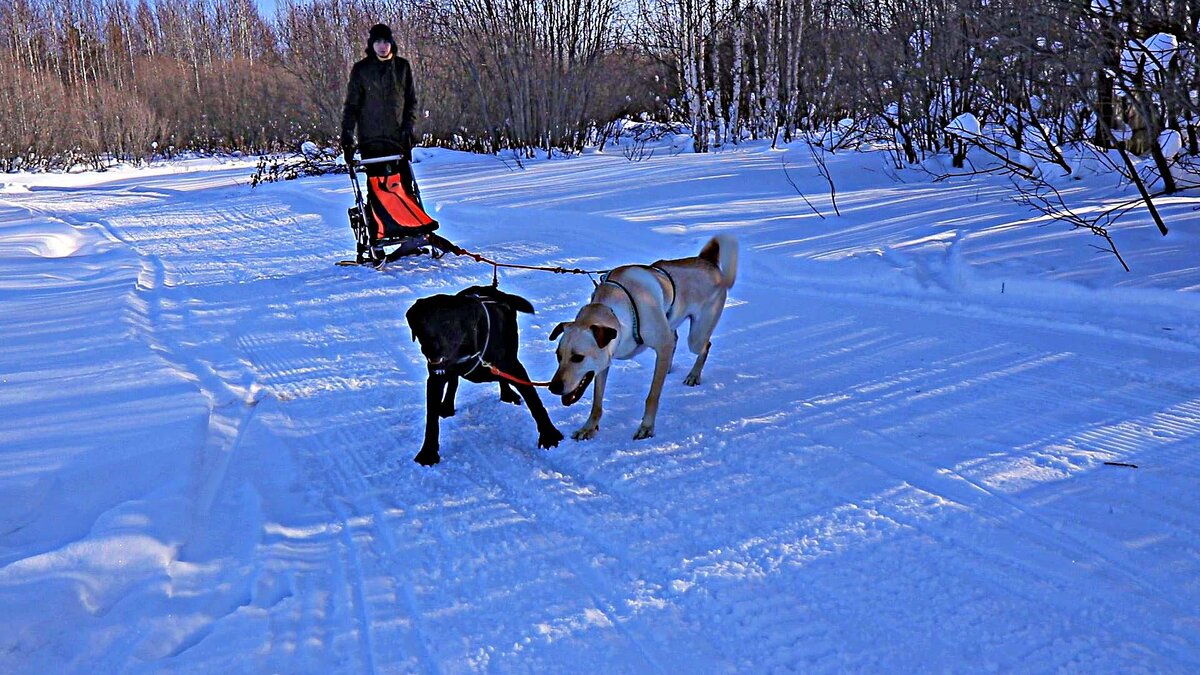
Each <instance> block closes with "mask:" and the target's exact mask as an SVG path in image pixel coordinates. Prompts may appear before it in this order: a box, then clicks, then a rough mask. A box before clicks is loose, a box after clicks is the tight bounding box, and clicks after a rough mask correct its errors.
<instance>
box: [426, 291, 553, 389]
mask: <svg viewBox="0 0 1200 675" xmlns="http://www.w3.org/2000/svg"><path fill="white" fill-rule="evenodd" d="M466 297H469V298H472V299H474V300H478V301H479V306H480V307H482V308H483V318H484V321H486V322H487V328H486V329H485V332H484V334H483V348H482V349H480V350H479V351H477V352H475V353H474V354H471V355H469V356H464V357H462V358H458V359H454V360H453V361H451V362H450V365H449V366H448V367H446V368H435V369H434V370H433V374H434V375H445V374H446V372H447V371H448V370H450V368H454V367H456V366H460V365H463V364H465V363H470V362H471V361H475V365H473V366H471V369H470V370H468V371H467V372H465V373H463V374H462V375H460V376H459V377H466V376H467V375H470V374H471V373H473V372H475V369H476V368H478V367H480V366H483V367H484V368H487V369H488V372H490V373H491V374H492V375H495V376H496V377H502V378H504V379H506V380H508V381H509V382H512V383H514V384H526V385H529V386H531V387H547V386H549V385H550V383H549V382H532V381H530V380H523V379H521V378H519V377H516V376H515V375H509V374H508V373H506V372H504V371H503V370H500V369H499V368H497V367H496V366H494V365H492V364H490V363H488V362H487V361H485V360H483V356H484V354H487V350H488V345H489V344H491V340H492V313H491V312H489V311H488V305H494V304H496V301H495V300H489V299H485V298H481V297H479V296H478V295H469V296H466Z"/></svg>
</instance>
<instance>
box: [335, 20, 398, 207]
mask: <svg viewBox="0 0 1200 675" xmlns="http://www.w3.org/2000/svg"><path fill="white" fill-rule="evenodd" d="M366 53H367V55H366V58H364V59H362V60H361V61H359V62H358V63H355V64H354V67H353V68H352V69H351V70H350V83H349V85H347V87H346V103H345V105H344V106H343V108H342V138H341V141H342V152H343V153H344V154H345V156H346V162H347V163H348V164H349V163H350V162H351V160H352V158H353V156H354V151H355V150H356V149H357V150H359V152H360V154H361V155H362V158H363V159H370V158H373V157H386V156H388V155H404V157H405V159H404V160H402V161H399V162H396V163H394V164H393V163H392V162H388V163H387V164H384V165H370V166H369V167H368V175H382V174H393V173H396V172H397V171H398V172H399V173H400V174H401V176H402V177H403V180H404V185H405V188H406V189H407V190H408V191H409V194H411V195H413V196H414V197H417V193H416V188H415V185H414V184H413V180H412V166H411V165H410V164H409V160H411V158H412V146H413V126H414V125H415V124H416V121H417V91H416V86H415V85H414V83H413V73H412V66H411V65H409V63H408V60H407V59H404V58H401V57H400V56H397V55H396V41H395V39H394V38H393V37H392V29H391V28H389V27H388V26H387V25H386V24H382V23H379V24H375V25H374V26H371V30H370V32H369V33H368V35H367V49H366ZM356 135H357V142H356V140H355V136H356Z"/></svg>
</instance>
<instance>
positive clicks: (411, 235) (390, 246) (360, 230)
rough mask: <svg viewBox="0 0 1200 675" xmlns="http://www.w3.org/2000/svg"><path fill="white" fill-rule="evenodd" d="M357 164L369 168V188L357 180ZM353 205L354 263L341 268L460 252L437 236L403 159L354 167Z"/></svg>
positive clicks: (347, 262) (382, 159)
mask: <svg viewBox="0 0 1200 675" xmlns="http://www.w3.org/2000/svg"><path fill="white" fill-rule="evenodd" d="M355 165H358V166H361V167H363V168H364V171H363V173H365V174H366V181H367V189H366V196H365V198H364V195H363V189H362V186H361V185H360V183H359V181H358V172H357V171H355ZM348 168H349V169H350V182H351V183H352V184H353V185H354V206H352V207H350V209H349V210H348V215H349V217H350V229H351V230H352V231H353V232H354V242H355V259H354V260H343V261H341V262H339V263H338V264H339V265H371V266H372V267H380V266H382V265H385V264H386V263H388V262H391V261H394V260H398V259H400V258H403V257H406V256H410V255H422V254H429V255H431V256H433V257H434V258H440V257H442V256H443V255H445V254H446V253H448V252H453V251H456V250H459V249H458V247H457V246H455V245H454V244H452V243H450V242H449V241H447V240H446V239H444V238H443V237H441V236H439V235H437V234H434V231H435V230H437V229H438V222H437V221H436V220H434V219H433V218H431V217H430V216H429V214H428V213H426V212H425V209H424V207H423V206H422V205H421V195H420V191H419V190H418V188H417V181H416V179H415V178H414V177H413V176H412V167H411V166H409V164H408V160H407V158H405V156H404V155H389V156H387V157H375V158H371V159H364V160H359V161H357V162H351V163H350V164H349V165H348Z"/></svg>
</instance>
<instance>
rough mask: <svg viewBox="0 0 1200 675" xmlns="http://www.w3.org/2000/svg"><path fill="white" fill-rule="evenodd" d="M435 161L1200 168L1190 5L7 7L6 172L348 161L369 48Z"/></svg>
mask: <svg viewBox="0 0 1200 675" xmlns="http://www.w3.org/2000/svg"><path fill="white" fill-rule="evenodd" d="M378 21H383V22H385V23H388V24H390V25H391V26H392V27H393V31H394V34H395V36H396V40H397V42H398V44H399V51H400V53H401V55H403V56H405V57H407V58H409V59H410V60H411V61H412V62H413V66H414V70H415V73H416V75H417V84H418V90H419V97H420V100H421V109H422V120H421V122H420V126H419V129H418V131H419V132H420V133H421V134H422V135H423V136H424V142H425V143H426V144H439V145H444V146H450V147H456V148H462V149H469V150H475V151H482V152H495V151H498V150H502V149H511V150H514V151H517V152H523V153H533V152H538V151H543V152H565V153H573V152H577V151H578V150H580V149H581V148H582V147H584V146H585V145H586V144H588V143H592V142H596V140H597V137H598V136H599V135H602V134H603V133H604V129H605V125H606V124H607V123H608V122H610V121H612V120H613V119H616V118H618V117H621V116H644V117H646V118H648V119H654V120H658V121H662V122H671V123H677V124H681V125H684V126H686V127H687V128H688V130H689V131H690V132H691V135H692V139H693V149H694V150H696V151H698V152H705V151H710V150H715V149H719V148H721V147H723V146H726V145H729V144H736V143H740V142H742V141H743V140H746V139H761V138H770V139H773V140H776V141H791V140H793V139H796V138H798V137H802V136H803V137H807V138H816V139H818V141H819V142H821V143H823V144H824V145H826V146H828V147H830V148H831V149H832V148H836V147H837V146H839V145H848V144H853V143H861V142H864V141H882V142H885V143H887V144H888V146H889V147H891V148H892V149H893V150H894V152H895V156H896V159H897V162H898V163H902V162H917V161H920V160H921V159H922V158H924V157H925V156H928V155H929V154H931V153H941V152H950V153H954V154H956V155H958V156H959V157H960V158H961V156H962V154H963V153H964V152H965V150H964V146H963V143H962V141H961V138H959V137H956V136H955V135H953V134H949V133H947V131H946V128H947V125H948V124H950V122H951V121H952V120H953V119H954V118H955V117H956V116H958V115H959V114H961V113H964V112H970V113H972V114H974V115H975V116H976V117H977V118H978V119H980V120H981V121H983V122H984V123H985V124H988V125H990V126H991V127H992V128H997V129H1001V130H1002V131H1003V133H1004V134H1005V135H1006V137H1007V138H1008V139H1009V141H1010V142H1011V144H1012V145H1013V146H1014V147H1015V148H1018V149H1020V148H1022V147H1024V146H1026V145H1036V146H1038V147H1039V148H1042V151H1043V152H1046V153H1049V159H1050V160H1051V161H1055V162H1060V163H1061V164H1063V165H1064V166H1068V167H1069V161H1068V159H1067V158H1065V157H1061V156H1059V157H1055V156H1054V154H1055V153H1056V152H1059V150H1058V149H1060V148H1063V147H1065V146H1067V145H1069V144H1072V143H1082V142H1086V143H1091V144H1094V145H1097V146H1099V147H1102V148H1104V147H1112V146H1113V145H1115V144H1117V143H1121V144H1123V146H1124V147H1128V148H1129V149H1130V150H1131V151H1133V152H1135V153H1138V154H1142V155H1146V156H1153V157H1154V158H1155V160H1156V162H1158V161H1160V160H1161V162H1162V163H1163V164H1164V165H1165V163H1166V162H1168V161H1169V160H1170V157H1167V156H1165V154H1164V153H1163V151H1162V148H1161V143H1160V140H1161V138H1162V137H1163V134H1164V133H1166V132H1170V131H1174V132H1176V133H1177V134H1178V137H1179V138H1180V139H1182V145H1183V152H1184V153H1187V154H1191V155H1196V154H1197V153H1200V148H1198V143H1200V139H1198V134H1197V129H1196V126H1197V120H1198V119H1200V70H1198V69H1197V54H1198V53H1200V44H1198V42H1200V41H1198V39H1197V37H1198V29H1200V2H1196V0H1044V1H1033V0H1021V1H1017V0H635V1H630V0H538V1H536V2H529V1H528V0H283V2H281V4H280V7H279V9H278V11H277V13H276V15H275V16H269V17H268V16H263V15H262V14H261V13H260V12H259V11H258V9H257V8H256V5H255V3H254V2H253V0H173V1H172V2H169V3H167V2H151V1H150V0H136V1H135V0H0V31H2V32H3V35H2V37H3V46H2V49H3V50H4V51H5V53H4V55H3V57H0V88H2V89H3V91H4V92H6V93H5V95H4V96H3V97H0V168H4V169H6V170H10V169H13V168H22V167H24V168H50V167H56V166H59V167H61V166H69V165H73V164H76V163H79V162H85V163H90V164H93V165H96V166H100V165H102V164H103V163H104V162H106V161H108V159H110V158H114V157H115V158H121V159H134V160H137V159H144V158H147V157H149V156H151V155H155V154H168V153H172V152H181V151H188V150H195V151H231V150H241V151H247V152H261V151H273V150H282V149H294V148H295V147H297V146H298V145H299V143H300V142H301V141H303V140H313V141H315V142H317V143H319V144H332V143H335V142H336V138H337V132H338V124H339V121H340V114H341V103H342V98H343V95H344V87H345V83H346V78H347V76H348V73H349V69H350V66H351V64H352V63H353V62H354V61H355V60H357V59H358V58H361V57H362V55H363V50H364V48H365V46H366V45H365V36H366V31H367V28H368V27H369V26H370V25H371V24H373V23H376V22H378Z"/></svg>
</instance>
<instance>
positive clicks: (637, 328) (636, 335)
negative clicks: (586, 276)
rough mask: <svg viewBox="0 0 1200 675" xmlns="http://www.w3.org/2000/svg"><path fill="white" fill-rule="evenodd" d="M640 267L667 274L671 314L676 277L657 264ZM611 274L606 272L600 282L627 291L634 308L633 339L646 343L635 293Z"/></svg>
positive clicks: (626, 293) (668, 312) (639, 343)
mask: <svg viewBox="0 0 1200 675" xmlns="http://www.w3.org/2000/svg"><path fill="white" fill-rule="evenodd" d="M638 267H645V268H647V269H651V270H654V271H655V272H658V273H659V274H662V275H663V276H665V277H666V278H667V281H669V282H670V283H671V304H670V306H669V307H667V316H670V315H671V310H672V309H675V279H674V277H672V276H671V273H670V272H668V271H666V270H664V269H663V268H661V267H659V266H657V265H638ZM610 274H612V270H609V271H608V272H605V273H604V274H603V275H602V276H601V277H600V283H601V284H608V285H610V286H616V287H617V288H619V289H621V290H622V291H624V292H625V297H627V298H629V306H630V307H632V308H633V341H634V342H635V343H636V344H637V345H638V346H641V345H644V344H646V342H645V340H643V339H642V327H641V316H640V315H639V313H638V306H637V303H636V302H634V300H633V293H630V292H629V289H628V288H625V286H624V285H623V284H622V283H621V282H619V281H613V280H612V279H610V278H609V275H610Z"/></svg>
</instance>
